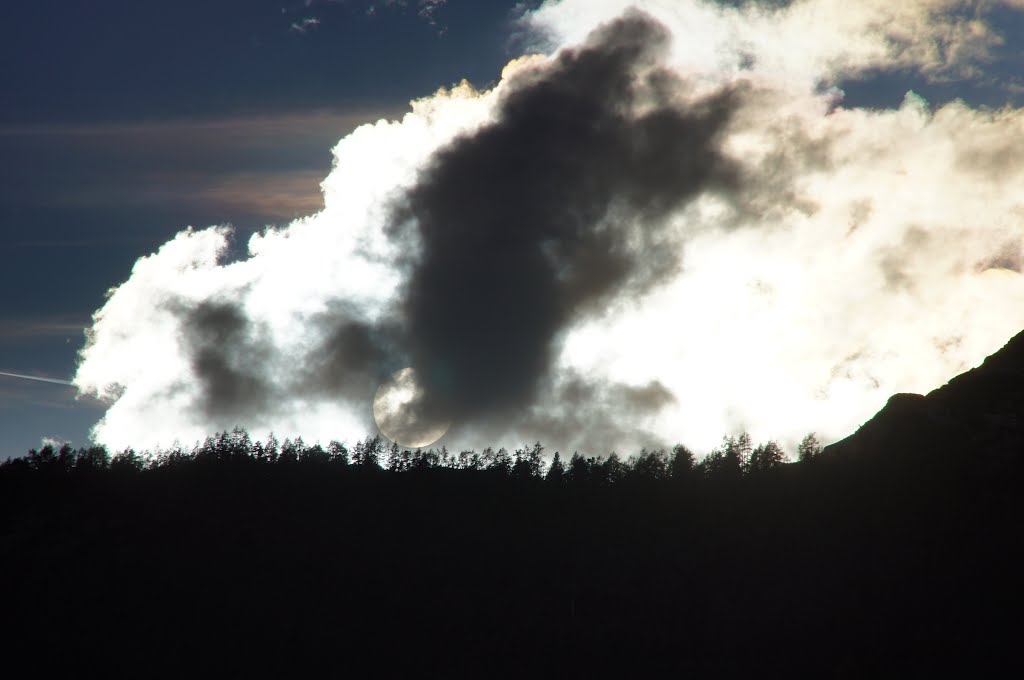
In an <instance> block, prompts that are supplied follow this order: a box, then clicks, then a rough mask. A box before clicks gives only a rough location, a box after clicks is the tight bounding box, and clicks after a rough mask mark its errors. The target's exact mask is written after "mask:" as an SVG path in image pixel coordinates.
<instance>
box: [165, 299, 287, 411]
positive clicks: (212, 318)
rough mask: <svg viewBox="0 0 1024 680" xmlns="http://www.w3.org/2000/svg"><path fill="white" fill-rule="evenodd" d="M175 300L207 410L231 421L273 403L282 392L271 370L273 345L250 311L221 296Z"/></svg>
mask: <svg viewBox="0 0 1024 680" xmlns="http://www.w3.org/2000/svg"><path fill="white" fill-rule="evenodd" d="M174 306H175V307H176V310H175V311H176V312H177V313H178V314H179V315H180V316H181V318H182V323H181V328H182V336H181V338H180V340H181V342H182V343H183V345H184V347H185V350H186V352H187V355H188V357H189V358H190V360H191V363H192V371H193V374H194V375H195V378H196V379H197V380H198V382H199V386H200V391H201V396H200V400H199V407H200V408H201V409H202V411H203V413H204V415H206V416H207V417H209V418H211V419H214V420H220V421H226V420H229V419H231V418H236V417H243V416H244V417H248V416H252V415H253V414H261V413H266V412H268V411H269V410H270V409H273V408H274V407H275V402H276V397H277V395H276V394H275V388H274V386H273V382H272V381H271V379H270V378H269V377H268V376H267V375H266V368H267V365H268V363H269V360H270V358H271V356H272V353H273V349H272V347H271V346H270V344H269V343H268V342H267V341H266V340H265V339H264V338H262V337H261V333H260V332H259V329H258V328H256V327H254V325H253V324H252V323H251V322H250V321H249V318H248V317H247V316H246V314H245V312H244V311H243V310H241V309H239V308H238V306H237V305H235V304H233V303H231V302H227V301H217V300H206V301H203V302H200V303H199V304H197V305H195V306H192V307H186V306H184V305H174ZM221 424H222V426H224V427H231V426H232V425H234V424H235V423H229V422H222V423H221Z"/></svg>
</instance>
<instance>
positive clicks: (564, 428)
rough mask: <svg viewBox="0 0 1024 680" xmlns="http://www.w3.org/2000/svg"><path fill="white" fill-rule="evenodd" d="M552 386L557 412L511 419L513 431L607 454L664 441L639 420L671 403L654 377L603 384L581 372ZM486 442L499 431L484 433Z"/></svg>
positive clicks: (672, 398)
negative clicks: (642, 382)
mask: <svg viewBox="0 0 1024 680" xmlns="http://www.w3.org/2000/svg"><path fill="white" fill-rule="evenodd" d="M564 378H565V380H564V382H563V383H562V384H561V385H560V386H559V387H558V388H556V389H554V393H555V396H554V398H553V399H550V400H548V401H551V402H552V403H556V404H559V408H558V410H557V411H542V410H539V409H532V410H531V411H530V412H528V413H526V414H525V415H524V416H523V417H521V418H519V419H518V421H517V422H516V423H515V426H514V428H513V429H514V430H516V431H518V432H529V433H531V436H533V437H534V438H536V439H539V440H540V441H543V442H573V443H574V445H575V446H577V447H579V450H580V452H581V453H585V454H587V455H607V454H609V453H611V452H612V451H614V450H615V449H617V448H620V449H621V447H630V448H638V447H640V446H646V447H648V448H665V447H667V446H670V445H671V444H673V443H675V442H668V441H665V440H664V439H663V438H661V437H659V436H658V435H657V434H654V433H653V432H651V431H650V430H649V428H647V427H645V426H644V423H643V422H641V421H642V419H643V418H645V417H648V416H653V415H656V414H657V413H658V412H660V411H661V410H662V409H664V408H666V407H668V406H670V405H672V404H674V403H675V402H676V398H675V396H674V395H673V394H672V392H671V391H669V389H668V388H666V387H665V386H664V385H662V384H661V383H660V382H658V381H656V380H654V381H651V382H650V383H648V384H646V385H640V386H634V385H623V384H619V383H603V382H599V381H595V380H591V379H588V378H587V377H585V376H582V375H578V374H572V375H568V376H564ZM484 434H485V439H486V440H487V441H491V440H492V439H497V438H499V437H500V436H501V435H502V434H503V433H502V432H499V431H495V432H485V433H484Z"/></svg>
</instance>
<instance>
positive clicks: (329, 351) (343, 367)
mask: <svg viewBox="0 0 1024 680" xmlns="http://www.w3.org/2000/svg"><path fill="white" fill-rule="evenodd" d="M308 327H309V328H310V329H311V330H312V332H313V333H314V334H315V336H316V337H317V338H318V341H317V346H316V348H315V349H314V350H313V351H312V352H310V354H309V355H308V356H307V357H306V360H305V365H304V367H303V369H302V371H301V375H300V378H299V381H298V382H299V384H298V385H297V386H296V389H300V390H313V391H315V392H318V393H320V394H323V395H326V396H330V397H334V398H342V399H345V400H347V401H350V402H352V403H354V404H357V405H365V404H368V403H369V402H370V401H371V400H372V399H373V395H374V392H375V391H376V390H377V387H378V386H379V385H380V384H381V383H382V382H383V381H385V380H386V379H387V378H388V377H389V376H390V375H391V374H392V373H394V372H395V371H397V370H399V369H402V368H404V367H405V366H406V363H405V361H404V360H403V358H402V354H401V353H400V351H399V349H398V341H397V338H398V336H399V331H398V329H397V328H395V327H394V326H391V325H388V324H372V323H369V322H367V321H365V320H363V319H361V318H360V316H359V314H358V311H357V310H355V309H352V308H351V307H350V306H349V305H346V304H343V303H336V304H334V305H332V306H331V308H330V309H328V310H327V311H325V312H324V313H322V314H319V315H317V316H315V317H314V318H313V319H312V320H311V322H310V323H309V324H308Z"/></svg>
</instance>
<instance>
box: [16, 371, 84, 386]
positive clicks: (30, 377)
mask: <svg viewBox="0 0 1024 680" xmlns="http://www.w3.org/2000/svg"><path fill="white" fill-rule="evenodd" d="M0 375H6V376H8V377H11V378H24V379H25V380H38V381H39V382H47V383H55V384H57V385H74V383H73V382H71V381H69V380H57V379H56V378H40V377H39V376H35V375H22V374H21V373H6V372H4V371H0Z"/></svg>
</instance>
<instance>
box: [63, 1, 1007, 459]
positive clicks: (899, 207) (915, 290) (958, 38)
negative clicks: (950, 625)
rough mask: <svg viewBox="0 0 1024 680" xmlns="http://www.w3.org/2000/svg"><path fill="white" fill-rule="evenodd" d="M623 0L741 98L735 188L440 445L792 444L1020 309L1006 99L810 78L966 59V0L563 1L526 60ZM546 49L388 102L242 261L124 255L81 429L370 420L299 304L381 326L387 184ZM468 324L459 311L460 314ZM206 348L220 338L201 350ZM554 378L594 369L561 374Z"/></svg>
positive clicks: (354, 434) (405, 175)
mask: <svg viewBox="0 0 1024 680" xmlns="http://www.w3.org/2000/svg"><path fill="white" fill-rule="evenodd" d="M627 4H636V5H638V6H640V7H641V8H642V9H644V10H645V11H647V12H649V13H650V14H651V15H653V16H654V17H656V18H657V19H658V20H660V21H661V22H662V23H664V24H665V25H666V26H667V27H668V28H669V30H670V31H671V33H672V35H673V37H674V42H673V44H672V45H673V46H672V52H671V57H670V60H669V65H670V67H671V68H672V69H673V71H674V72H675V73H676V74H677V75H678V76H679V81H678V83H682V85H681V84H678V83H677V84H676V85H674V86H675V87H685V88H691V90H692V91H688V92H685V93H684V92H681V93H680V97H681V98H682V99H687V98H692V97H695V96H699V94H700V93H701V92H713V91H715V90H717V89H720V88H722V87H723V86H730V87H737V88H738V90H737V91H740V92H742V93H743V95H742V96H741V97H740V99H739V104H738V105H737V110H736V112H735V114H734V115H733V116H732V119H731V121H730V122H729V124H728V126H727V128H726V129H725V131H724V132H723V133H722V141H721V151H722V153H724V154H726V155H727V157H728V158H729V159H731V160H732V161H734V162H735V163H736V165H737V167H738V168H740V171H739V178H738V182H739V186H740V188H739V189H738V190H737V192H736V193H735V195H733V196H731V197H723V196H721V195H718V194H713V193H705V194H702V195H700V196H698V197H697V198H696V199H695V200H693V201H691V202H690V203H688V204H686V205H685V206H684V207H682V208H680V209H679V210H677V211H676V212H675V213H674V214H672V215H671V216H670V218H669V222H670V226H671V231H672V234H673V240H672V243H675V244H681V245H680V246H679V247H681V263H682V266H681V267H680V268H679V270H678V272H677V273H675V274H674V275H673V276H671V277H670V278H668V279H667V280H663V281H662V282H661V283H660V284H659V285H658V286H656V287H654V288H653V289H649V290H646V291H645V292H643V293H630V294H629V295H628V296H618V297H614V298H612V299H610V300H609V302H608V304H607V305H606V307H605V308H604V309H603V311H602V312H601V313H600V314H596V315H595V314H590V315H588V316H585V317H583V316H581V317H579V321H578V322H577V323H575V324H574V325H573V326H572V327H570V328H569V329H567V330H566V331H565V332H564V333H562V334H560V335H559V337H558V340H557V343H556V347H555V351H554V359H553V365H552V366H551V370H550V372H549V373H550V375H549V377H548V379H547V380H546V381H545V383H544V385H543V386H541V388H540V389H539V392H538V394H537V396H536V398H535V400H534V401H533V403H531V404H529V405H527V406H526V407H524V408H523V409H522V412H521V413H520V414H519V415H518V416H517V417H514V418H511V419H509V420H507V421H506V422H505V423H504V424H498V425H496V424H495V423H494V422H487V423H482V422H481V423H474V422H465V423H455V424H454V425H453V428H452V430H451V432H450V434H449V435H448V437H449V439H448V440H447V441H448V443H449V446H452V447H459V446H466V447H475V448H480V447H482V446H486V445H490V444H493V445H499V444H521V443H522V442H523V441H532V440H534V439H536V438H538V437H539V438H542V440H544V441H545V443H547V444H549V445H550V446H552V447H558V448H561V449H562V450H563V451H564V450H566V449H569V450H571V449H572V448H576V447H578V448H581V449H589V450H594V449H598V450H597V451H595V452H607V451H608V450H610V449H613V448H617V449H618V450H620V451H623V450H628V449H632V448H639V446H641V445H648V444H652V443H654V444H656V443H671V442H674V441H681V442H684V443H687V444H688V445H690V446H692V447H694V448H696V449H698V450H707V449H708V448H710V447H711V446H713V445H715V444H716V443H717V441H718V440H719V438H720V436H721V435H722V434H723V433H725V432H729V431H736V430H738V429H741V428H745V429H748V430H749V431H751V433H752V434H753V435H754V437H755V439H767V438H778V439H779V440H781V441H782V442H783V443H784V444H786V445H788V446H789V447H791V448H792V447H793V446H794V445H795V442H796V441H798V440H799V439H800V437H801V436H802V435H803V434H805V433H806V432H807V431H810V430H817V431H818V432H819V434H820V435H822V436H824V437H825V438H827V439H835V438H839V437H842V436H844V435H846V434H848V433H849V432H851V431H852V430H853V429H854V428H855V427H856V426H857V425H858V424H859V423H860V422H862V421H863V420H865V419H866V418H868V417H870V415H872V414H873V413H874V412H875V411H876V410H877V409H878V408H879V407H880V406H881V405H882V404H884V402H885V400H886V399H887V398H888V396H889V395H891V394H893V393H895V392H900V391H927V390H929V389H932V388H934V387H937V386H938V385H940V384H942V383H943V382H944V381H945V380H947V379H949V378H950V377H952V376H953V375H955V374H957V373H958V372H961V371H962V370H964V369H966V368H968V367H970V366H972V365H975V364H977V363H978V362H979V361H980V360H981V359H982V358H983V357H984V356H985V355H987V354H989V353H991V352H992V351H994V350H996V349H997V348H998V347H1000V346H1001V345H1002V344H1003V343H1004V342H1005V341H1006V340H1007V339H1008V338H1009V337H1010V336H1011V335H1013V334H1014V333H1016V332H1017V331H1019V330H1020V329H1021V328H1024V276H1022V274H1021V271H1022V269H1024V242H1022V238H1024V236H1022V234H1024V230H1022V220H1024V200H1022V199H1020V198H1019V196H1020V194H1019V192H1017V191H1016V190H1015V188H1016V187H1018V186H1020V183H1021V180H1022V179H1024V177H1022V174H1024V143H1022V142H1021V141H1020V140H1022V139H1024V134H1022V133H1024V112H1022V111H1020V110H1016V109H1006V110H1001V111H995V112H994V111H980V110H974V109H971V108H970V107H968V106H967V105H966V104H963V103H961V102H956V103H952V104H949V105H946V106H944V107H942V108H939V109H938V110H932V109H931V108H930V107H929V106H928V104H927V103H926V102H924V101H923V100H921V99H920V98H919V97H917V96H915V95H913V94H908V96H907V98H906V100H905V102H904V104H903V106H902V107H900V108H899V109H898V110H895V111H869V110H861V109H849V108H844V107H843V106H842V102H841V94H840V93H837V92H836V91H834V90H829V89H828V87H827V86H828V85H830V84H832V83H834V82H836V79H837V78H839V77H841V76H842V75H843V74H848V73H853V72H857V71H860V70H864V69H869V68H873V67H878V66H892V65H898V66H907V67H913V68H917V69H919V70H920V71H921V72H923V73H926V74H928V75H930V76H932V77H945V76H947V75H950V74H957V73H960V74H962V73H969V72H970V70H971V69H974V68H978V67H979V65H980V64H983V63H984V60H985V58H986V56H985V55H986V54H987V50H988V49H989V48H990V47H991V46H992V45H994V44H996V43H997V41H998V37H997V36H996V35H995V34H994V33H993V31H992V29H991V28H990V27H988V26H986V24H985V23H984V16H985V12H984V10H985V7H986V5H990V4H992V3H975V6H974V11H973V12H972V13H971V15H970V17H965V16H963V13H962V12H960V13H954V12H953V10H954V9H956V8H957V7H958V6H959V5H960V4H961V3H955V2H952V1H951V0H949V1H947V0H915V1H912V2H905V3H887V2H882V1H881V0H878V1H875V0H865V1H863V2H858V3H850V2H838V1H837V0H807V1H805V2H796V3H793V4H792V5H791V6H790V7H788V8H786V9H778V10H771V11H769V10H764V9H758V8H757V6H756V5H746V6H744V7H745V8H743V9H736V8H723V7H721V6H717V5H712V4H708V3H703V2H698V1H697V0H671V1H670V0H648V1H647V2H636V3H626V2H622V1H620V0H586V1H583V0H566V1H565V2H560V3H548V4H546V5H545V6H543V7H542V8H541V9H540V10H539V11H537V12H535V13H534V14H532V15H531V16H530V17H529V18H528V23H529V25H530V26H531V27H532V30H533V31H535V33H536V35H538V36H540V37H538V42H537V44H541V43H544V44H545V45H546V47H547V49H548V50H549V51H550V52H552V53H554V52H556V51H557V50H558V49H561V48H564V47H567V46H571V45H574V44H578V43H580V42H581V41H583V40H585V39H586V35H587V34H588V33H589V31H591V30H592V29H593V28H594V27H595V25H596V24H597V23H599V22H601V21H604V20H610V19H613V18H614V17H616V16H618V15H619V14H620V13H621V12H622V11H623V10H624V9H625V7H626V5H627ZM1004 4H1010V3H1004ZM552 63H553V61H552V59H551V58H550V57H534V58H531V59H526V60H522V61H520V62H516V63H514V64H513V65H511V66H510V67H509V68H508V69H506V73H505V75H504V78H503V80H502V82H501V83H500V84H499V85H498V86H497V88H496V89H495V90H493V91H489V92H483V93H480V92H476V91H474V90H473V89H472V88H471V87H469V86H468V85H462V86H459V87H457V88H454V89H453V90H450V91H441V92H438V93H436V94H435V95H433V96H431V97H427V98H425V99H421V100H417V101H416V102H413V105H412V110H411V112H410V113H409V114H407V115H406V116H405V117H404V118H403V119H402V120H400V121H392V122H388V121H380V122H378V123H376V124H373V125H366V126H363V127H360V128H358V129H357V130H356V131H354V132H353V133H352V134H350V135H348V136H347V137H345V138H344V139H343V140H342V141H341V142H339V144H338V145H337V146H336V147H335V149H334V155H335V163H334V168H333V170H332V171H331V173H330V175H329V176H328V177H327V178H326V179H325V180H324V182H323V185H322V187H323V191H324V209H323V210H322V211H320V212H319V213H316V214H314V215H311V216H309V217H307V218H304V219H300V220H296V221H295V222H293V223H292V224H290V225H288V226H287V227H285V228H283V229H277V230H270V231H268V232H267V233H265V234H262V235H256V236H254V237H253V238H252V240H251V241H250V242H249V244H248V256H247V257H246V258H245V259H242V260H239V261H232V262H228V261H226V260H225V254H226V252H227V246H228V240H229V239H230V232H229V230H227V229H226V228H223V227H216V228H210V229H204V230H189V231H185V232H182V233H181V234H179V235H178V236H177V237H176V238H175V239H173V240H172V241H170V242H169V243H167V244H165V245H164V246H163V247H162V248H161V249H160V250H159V251H158V252H157V253H155V254H153V255H150V256H148V257H146V258H143V259H140V260H139V262H138V263H137V264H136V266H135V268H134V270H133V272H132V275H131V277H130V278H129V279H128V280H127V281H126V282H125V283H123V284H122V285H121V286H119V287H117V288H116V289H114V290H112V291H111V293H110V296H109V299H108V301H107V303H106V304H105V305H104V307H103V308H102V309H101V310H99V311H98V312H97V313H96V316H95V319H94V323H93V325H92V329H91V331H90V340H89V343H88V344H87V346H86V348H85V349H84V350H83V352H82V354H81V360H80V365H79V369H78V372H77V375H76V377H75V383H76V385H77V386H78V387H79V389H80V390H82V391H83V392H91V393H98V394H99V395H100V396H101V397H103V398H105V399H107V400H108V401H109V403H110V408H109V410H108V411H107V413H106V415H105V417H104V418H103V420H102V421H101V422H100V423H98V424H97V426H96V428H95V430H94V436H95V437H96V439H97V440H99V441H100V442H103V443H105V444H107V445H109V446H112V447H115V448H123V447H126V446H135V447H137V448H144V447H153V446H157V445H168V444H170V443H171V442H172V441H174V440H175V439H178V440H180V441H182V442H183V443H191V442H193V441H195V440H196V439H199V438H202V437H203V436H205V435H206V434H208V433H212V432H213V431H215V430H223V429H227V428H230V427H232V426H234V425H236V424H239V425H243V426H246V427H248V428H249V429H250V431H251V432H253V434H254V435H256V436H263V435H265V434H266V433H267V432H269V431H271V430H272V431H274V432H276V433H277V434H278V435H279V436H282V437H283V436H289V435H296V434H301V435H302V436H303V437H304V438H306V439H307V440H308V441H311V440H316V439H320V440H321V441H326V440H328V439H331V438H342V439H349V440H352V439H355V438H359V437H362V436H363V435H364V434H366V433H368V432H371V431H373V421H372V417H371V412H370V407H371V400H372V396H373V391H374V390H375V388H376V384H370V383H366V384H364V382H365V380H364V381H363V382H360V380H362V379H360V380H354V382H351V383H350V384H349V383H346V384H348V385H349V386H348V387H346V388H345V389H344V390H342V391H331V390H330V389H326V388H325V387H324V381H325V380H326V379H325V378H324V377H323V376H325V375H328V376H334V375H335V373H332V371H334V370H336V369H337V366H334V365H333V364H332V365H331V366H326V365H322V364H321V363H318V357H320V356H321V355H322V353H323V352H324V346H325V345H324V342H325V336H327V335H329V334H330V331H329V330H325V327H324V325H323V323H322V319H324V318H325V317H328V316H332V315H334V316H337V314H338V310H339V309H340V310H343V311H344V314H345V315H346V318H352V319H355V320H357V321H359V322H360V323H364V324H367V325H369V326H373V325H377V326H380V325H386V324H388V323H389V322H390V320H391V318H392V317H393V315H394V314H395V310H396V308H397V306H396V305H397V303H398V300H399V298H400V297H401V296H402V295H403V291H404V285H405V283H406V281H407V276H408V268H407V267H406V266H404V264H403V263H407V262H408V261H409V260H415V258H416V255H417V245H416V243H415V242H409V241H406V240H402V239H396V238H394V237H393V233H392V232H389V230H388V229H389V224H390V223H391V221H392V219H393V214H394V210H393V209H394V205H395V203H394V202H395V200H396V199H397V198H400V197H401V196H402V194H403V191H404V190H405V189H407V188H409V187H411V186H413V185H414V184H415V183H416V182H417V181H418V178H419V177H420V173H421V172H422V171H423V169H424V168H426V167H428V165H429V163H430V162H431V159H432V158H433V154H434V153H435V152H436V151H437V150H439V149H442V148H445V147H446V145H449V144H450V143H451V142H452V141H453V140H455V139H458V138H459V136H460V135H466V134H472V133H474V132H475V131H477V130H479V129H480V128H481V126H484V125H487V124H489V123H491V122H492V121H493V120H494V119H495V116H496V115H497V113H496V112H497V110H498V108H499V107H500V105H501V101H502V97H503V96H504V95H503V93H504V92H506V91H507V90H509V89H510V88H515V87H517V83H521V82H524V81H526V80H528V79H530V78H534V77H535V74H537V73H544V72H546V71H545V69H550V68H552V67H551V66H550V65H551V64H552ZM673 82H676V81H673ZM823 85H824V87H823ZM522 198H523V200H529V197H527V196H524V197H522ZM496 209H500V206H499V207H496ZM392 226H393V225H392ZM218 305H225V307H223V308H222V307H220V306H218ZM508 323H509V324H515V323H516V319H509V320H508ZM473 327H474V324H473V319H472V318H467V319H466V333H470V334H471V333H472V332H473ZM341 342H343V343H344V342H351V343H352V344H353V347H355V346H356V345H358V344H359V343H357V342H356V341H355V340H353V339H351V338H348V336H345V338H343V339H342V340H341ZM220 344H231V345H233V346H237V347H239V348H241V349H242V350H244V351H240V352H237V353H235V354H233V355H232V356H231V357H229V360H227V362H226V363H225V361H224V360H223V357H221V356H220V355H219V354H217V351H216V350H217V349H218V347H219V345H220ZM335 349H336V348H335ZM353 351H355V350H353ZM357 354H359V356H360V357H364V358H366V357H365V356H364V355H366V354H367V353H366V352H365V351H364V350H362V349H361V350H360V352H358V353H357ZM366 360H367V361H370V359H369V358H367V359H366ZM495 360H496V361H500V360H501V358H500V357H496V358H495ZM345 368H349V366H348V365H347V364H346V366H345ZM399 368H402V366H381V367H379V370H376V371H374V372H370V373H369V374H371V375H376V374H380V375H387V374H388V373H390V372H391V371H393V370H397V369H399ZM204 372H206V373H214V372H223V373H224V374H225V375H228V376H229V377H230V381H229V382H230V385H229V386H228V387H225V388H223V389H222V390H221V391H220V392H217V393H216V394H218V395H220V396H221V397H224V396H225V395H227V397H230V400H231V403H232V404H233V406H231V407H229V408H216V409H211V408H209V404H210V403H211V402H210V400H211V399H212V398H213V397H212V396H211V394H212V393H211V391H210V390H211V389H212V388H211V385H210V380H209V375H206V374H204ZM581 376H583V377H585V379H586V381H587V382H588V384H590V385H598V386H601V385H604V386H607V388H606V389H583V390H575V391H573V389H572V385H573V383H574V381H578V380H579V378H580V377H581ZM328 382H329V381H328ZM652 386H656V389H653V388H652ZM496 388H500V386H496ZM218 389H220V388H218ZM622 390H627V391H629V390H632V392H629V394H630V395H631V396H630V403H640V402H642V401H644V399H647V398H649V401H650V402H651V403H652V404H655V406H654V407H651V408H638V410H636V411H635V412H632V411H631V412H628V413H626V412H624V411H621V410H620V411H619V414H620V415H621V419H622V422H613V423H609V422H607V417H606V416H607V415H608V413H607V412H606V411H602V410H601V409H602V408H604V407H607V408H611V409H612V413H613V415H614V413H615V411H614V409H616V408H619V409H621V408H622V404H623V403H624V402H623V401H622V400H621V399H618V400H616V398H615V395H616V394H621V393H622ZM566 395H576V398H578V401H572V402H569V401H566ZM644 395H646V396H644ZM641 397H643V399H642V398H641Z"/></svg>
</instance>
